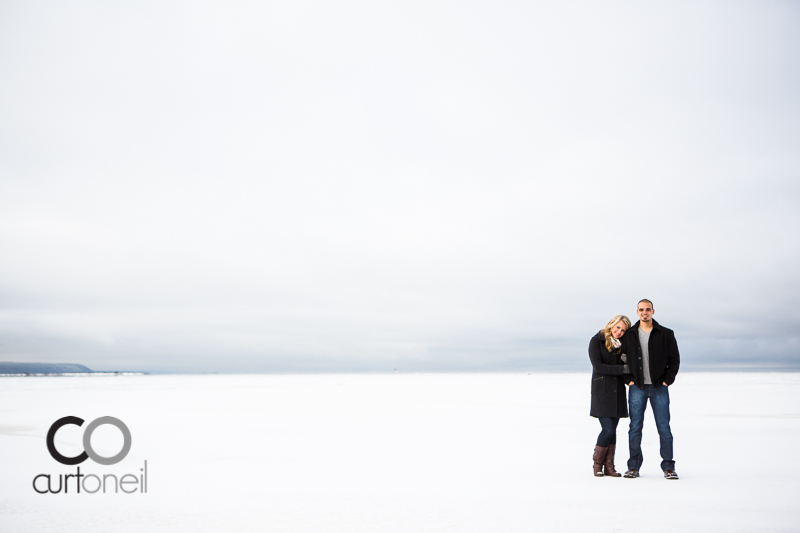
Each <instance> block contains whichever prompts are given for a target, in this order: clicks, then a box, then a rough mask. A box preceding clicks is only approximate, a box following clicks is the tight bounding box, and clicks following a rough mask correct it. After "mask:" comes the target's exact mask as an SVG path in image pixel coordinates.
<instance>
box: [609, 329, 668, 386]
mask: <svg viewBox="0 0 800 533" xmlns="http://www.w3.org/2000/svg"><path fill="white" fill-rule="evenodd" d="M640 322H641V321H639V322H636V324H634V325H633V327H632V328H631V329H629V330H628V331H627V332H625V335H624V336H623V337H622V341H623V345H622V351H623V352H624V353H626V354H627V355H628V366H629V367H630V369H631V373H630V374H625V375H624V376H623V379H624V380H625V383H626V384H627V383H630V382H631V381H633V383H634V384H635V385H636V386H637V387H639V388H640V389H641V388H643V386H644V377H643V375H642V374H643V373H644V367H643V365H642V350H641V348H640V346H639V324H640ZM647 351H648V353H649V354H650V377H651V381H652V383H653V386H654V387H660V386H661V383H662V382H664V383H666V384H667V385H672V383H673V382H674V381H675V376H676V375H677V374H678V367H679V366H680V364H681V357H680V354H679V353H678V342H677V341H676V340H675V333H674V332H673V331H672V330H671V329H669V328H665V327H664V326H662V325H661V324H659V323H658V322H656V321H655V320H653V330H652V331H651V332H650V341H649V342H648V343H647Z"/></svg>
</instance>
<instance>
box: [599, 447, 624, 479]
mask: <svg viewBox="0 0 800 533" xmlns="http://www.w3.org/2000/svg"><path fill="white" fill-rule="evenodd" d="M616 451H617V445H616V444H610V445H609V446H608V453H607V454H606V460H605V462H604V465H603V466H605V473H606V475H607V476H611V477H622V474H620V473H619V472H617V471H616V470H614V453H615V452H616Z"/></svg>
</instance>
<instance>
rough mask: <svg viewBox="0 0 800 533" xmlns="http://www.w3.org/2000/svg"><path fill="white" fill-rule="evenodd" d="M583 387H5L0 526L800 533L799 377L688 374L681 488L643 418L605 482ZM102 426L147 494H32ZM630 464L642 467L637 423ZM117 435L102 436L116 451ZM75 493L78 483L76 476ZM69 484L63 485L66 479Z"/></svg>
mask: <svg viewBox="0 0 800 533" xmlns="http://www.w3.org/2000/svg"><path fill="white" fill-rule="evenodd" d="M589 382H590V376H589V373H588V372H587V373H586V374H532V375H528V374H525V373H520V374H414V375H404V374H390V375H378V374H372V375H252V376H226V375H219V376H216V375H213V376H130V377H60V378H47V377H39V378H13V377H10V378H2V379H1V380H0V409H2V418H0V458H1V459H0V460H1V461H2V469H1V470H0V479H1V481H0V531H2V532H4V533H5V532H37V531H59V532H62V531H81V532H95V531H97V532H100V531H102V532H108V531H137V532H139V531H187V532H196V531H237V532H238V531H269V532H306V531H307V532H339V531H341V532H348V533H352V532H362V531H363V532H381V533H383V532H394V531H414V532H426V533H427V532H437V531H457V532H461V531H474V532H490V531H491V532H494V531H498V532H504V533H507V532H523V531H524V532H530V531H578V532H581V533H585V532H590V531H591V532H602V531H609V532H610V531H625V532H627V531H641V532H659V531H670V532H675V531H703V532H707V531H720V532H723V531H724V532H732V531H748V532H750V531H800V505H798V503H797V500H798V495H800V461H799V460H798V458H799V457H800V455H798V449H799V447H800V374H743V373H742V374H735V373H731V374H705V373H703V374H701V373H695V374H692V373H681V374H679V375H678V380H677V381H676V383H675V385H674V386H673V387H671V389H670V394H671V401H672V430H673V434H674V436H675V459H676V468H677V471H678V473H679V474H680V476H681V479H680V480H679V481H667V480H665V479H664V478H663V477H662V475H661V471H660V469H659V462H660V458H659V454H658V435H657V433H656V429H655V424H654V423H653V419H652V412H651V411H650V410H649V409H648V413H647V418H646V424H645V430H644V440H643V449H644V455H645V462H644V465H643V467H642V471H641V473H642V477H641V478H639V479H633V480H631V479H624V478H600V479H595V478H593V477H592V473H591V453H592V449H593V447H594V442H595V438H596V436H597V433H598V432H599V424H598V422H597V420H595V419H593V418H590V417H589V416H588V411H589V385H590V383H589ZM67 415H73V416H78V417H80V418H82V419H84V420H85V421H86V423H85V424H84V426H83V427H82V428H79V427H77V426H65V427H63V428H62V429H61V430H59V432H58V433H57V439H56V445H57V448H58V450H59V451H60V452H61V453H63V454H64V455H68V456H69V455H77V454H79V453H80V452H81V449H82V448H81V446H82V445H81V437H82V432H83V429H84V428H85V427H86V425H88V423H89V422H91V421H92V420H94V419H96V418H98V417H100V416H106V415H110V416H114V417H117V418H119V419H121V420H122V421H124V422H125V423H126V425H127V426H128V427H129V429H130V431H131V435H132V440H133V445H132V448H131V450H130V453H129V455H128V456H127V457H126V458H125V459H124V460H123V461H122V462H120V463H118V464H116V465H113V466H102V465H99V464H96V463H94V462H92V461H91V459H90V460H88V461H86V462H84V463H83V464H81V465H80V467H81V473H82V474H89V473H94V474H98V475H103V474H107V473H115V474H117V475H120V476H121V475H122V474H125V473H136V474H139V469H140V468H141V467H142V466H143V464H144V461H145V460H146V461H147V465H148V492H147V493H146V494H140V493H138V492H137V493H134V494H122V493H118V494H114V493H106V494H103V493H101V492H98V493H96V494H86V493H82V494H75V493H74V487H70V493H69V494H63V493H61V494H37V493H36V492H34V490H33V487H32V481H33V478H34V477H35V476H36V475H37V474H41V473H47V474H51V475H52V474H55V476H54V477H55V479H57V475H58V474H62V473H63V474H74V473H75V472H76V467H74V466H71V467H69V466H64V465H61V464H60V463H57V462H56V461H55V460H53V459H52V458H51V457H50V455H49V453H48V451H47V447H46V444H45V436H46V434H47V430H48V429H49V427H50V425H51V424H52V423H53V422H54V421H55V420H57V419H59V418H61V417H64V416H67ZM618 439H619V445H620V450H619V454H618V457H617V468H618V469H619V470H623V471H624V468H625V460H626V459H627V419H626V420H623V421H622V422H621V423H620V427H619V430H618ZM121 444H122V435H121V433H120V432H119V431H118V430H116V429H115V428H113V427H112V426H101V427H100V428H99V429H98V430H97V431H96V432H95V433H94V435H93V438H92V446H93V448H94V449H95V450H96V451H97V452H98V453H100V454H101V455H105V456H112V455H115V454H116V453H117V451H119V449H120V447H121ZM73 481H74V480H73ZM54 483H55V480H54Z"/></svg>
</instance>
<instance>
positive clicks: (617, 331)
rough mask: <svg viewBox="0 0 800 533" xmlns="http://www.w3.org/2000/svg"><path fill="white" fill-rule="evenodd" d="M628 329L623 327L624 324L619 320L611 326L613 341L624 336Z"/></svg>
mask: <svg viewBox="0 0 800 533" xmlns="http://www.w3.org/2000/svg"><path fill="white" fill-rule="evenodd" d="M627 329H628V326H626V325H625V322H623V321H622V320H620V321H619V322H617V323H616V324H614V325H613V326H611V334H612V335H614V338H615V339H619V338H620V337H622V335H624V334H625V331H626V330H627Z"/></svg>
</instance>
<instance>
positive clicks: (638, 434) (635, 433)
mask: <svg viewBox="0 0 800 533" xmlns="http://www.w3.org/2000/svg"><path fill="white" fill-rule="evenodd" d="M648 399H649V400H650V405H652V406H653V416H654V417H655V419H656V428H657V429H658V437H659V439H660V440H661V458H662V459H663V461H661V470H675V461H673V460H672V432H671V431H670V429H669V390H668V387H667V386H665V385H661V386H660V387H653V386H652V385H645V386H644V390H642V389H640V388H639V387H637V386H635V385H632V386H630V387H628V410H629V411H630V416H631V427H630V429H629V430H628V445H629V446H630V451H631V458H630V459H628V468H630V469H632V470H639V468H640V467H641V466H642V460H643V459H644V458H643V456H642V427H643V426H644V412H645V410H646V409H647V400H648Z"/></svg>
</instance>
